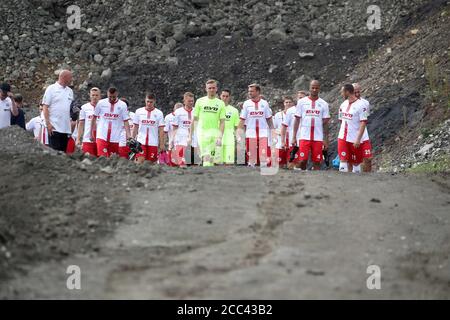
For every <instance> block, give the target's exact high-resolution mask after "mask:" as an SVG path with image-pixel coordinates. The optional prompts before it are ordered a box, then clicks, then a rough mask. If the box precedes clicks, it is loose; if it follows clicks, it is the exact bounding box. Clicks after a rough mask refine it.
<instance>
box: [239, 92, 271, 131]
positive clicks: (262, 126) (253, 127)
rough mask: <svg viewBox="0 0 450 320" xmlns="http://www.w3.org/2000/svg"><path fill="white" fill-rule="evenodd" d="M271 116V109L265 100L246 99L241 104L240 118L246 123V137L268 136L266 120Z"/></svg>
mask: <svg viewBox="0 0 450 320" xmlns="http://www.w3.org/2000/svg"><path fill="white" fill-rule="evenodd" d="M271 118H272V110H271V109H270V107H269V103H268V102H267V101H266V100H263V99H261V100H259V101H253V100H247V101H245V102H244V105H243V106H242V112H241V119H242V120H244V121H245V123H246V132H245V136H246V137H247V138H269V137H270V130H269V125H268V123H267V120H269V119H271Z"/></svg>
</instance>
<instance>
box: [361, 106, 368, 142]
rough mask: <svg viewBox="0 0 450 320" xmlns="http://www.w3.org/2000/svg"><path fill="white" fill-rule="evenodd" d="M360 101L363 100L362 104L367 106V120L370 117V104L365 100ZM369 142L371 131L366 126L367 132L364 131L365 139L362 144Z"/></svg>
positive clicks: (363, 138)
mask: <svg viewBox="0 0 450 320" xmlns="http://www.w3.org/2000/svg"><path fill="white" fill-rule="evenodd" d="M359 100H361V101H362V102H364V103H365V104H366V110H367V118H369V116H370V102H369V101H367V100H366V99H364V98H360V99H359ZM369 140H370V138H369V131H368V130H367V126H366V130H365V131H364V135H363V137H362V139H361V142H364V141H369Z"/></svg>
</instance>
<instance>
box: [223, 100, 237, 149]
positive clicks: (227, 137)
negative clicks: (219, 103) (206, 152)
mask: <svg viewBox="0 0 450 320" xmlns="http://www.w3.org/2000/svg"><path fill="white" fill-rule="evenodd" d="M238 126H239V111H238V109H236V108H235V107H233V106H231V105H228V106H226V107H225V130H224V132H223V140H222V143H223V144H224V145H234V143H235V141H236V138H235V134H236V128H237V127H238Z"/></svg>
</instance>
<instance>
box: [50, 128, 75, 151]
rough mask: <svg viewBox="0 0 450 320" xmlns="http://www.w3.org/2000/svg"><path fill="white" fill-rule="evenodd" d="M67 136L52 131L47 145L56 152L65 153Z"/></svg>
mask: <svg viewBox="0 0 450 320" xmlns="http://www.w3.org/2000/svg"><path fill="white" fill-rule="evenodd" d="M69 136H70V135H68V134H67V133H59V132H56V131H53V134H52V135H49V136H48V145H49V146H50V148H52V149H55V150H57V151H62V152H66V150H67V143H68V142H69Z"/></svg>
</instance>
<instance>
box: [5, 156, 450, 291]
mask: <svg viewBox="0 0 450 320" xmlns="http://www.w3.org/2000/svg"><path fill="white" fill-rule="evenodd" d="M10 152H12V151H10ZM5 154H6V155H8V152H7V153H5ZM9 155H11V153H9ZM28 156H29V155H28ZM14 157H16V158H20V153H19V154H17V153H16V154H15V155H14ZM33 157H37V158H39V155H38V154H34V155H33ZM52 157H53V158H56V159H59V160H57V161H64V162H66V161H67V162H70V163H71V164H72V165H73V166H80V165H81V162H80V159H69V158H67V157H65V156H52ZM5 158H8V157H1V160H2V163H1V167H2V168H3V170H4V169H6V167H5V166H6V165H5V161H6V160H5ZM19 163H20V161H19ZM101 166H103V167H105V166H109V167H110V168H111V170H112V171H111V172H114V173H117V172H122V173H121V174H118V175H117V174H116V175H117V176H116V178H110V177H109V176H111V174H109V173H107V172H103V173H95V174H96V175H98V177H99V178H98V179H97V180H93V181H90V182H89V183H90V185H91V186H92V188H93V189H94V190H97V192H96V193H86V194H84V200H83V201H84V202H86V203H89V204H90V206H92V205H93V202H92V201H97V203H100V202H98V201H99V199H103V200H104V201H106V203H107V204H108V207H105V209H104V210H102V209H101V208H100V209H97V210H94V211H93V212H89V213H88V212H85V213H83V212H79V209H74V208H80V210H81V209H82V207H80V206H79V203H80V201H79V200H76V199H73V200H72V201H73V202H72V203H73V205H72V207H71V209H70V210H72V211H73V210H75V211H76V213H75V214H72V216H73V215H75V217H78V218H70V217H71V215H69V218H67V219H69V220H68V221H69V223H66V224H64V223H62V226H63V227H64V228H66V229H68V230H72V229H76V230H73V231H72V235H70V236H66V237H63V236H61V235H60V234H59V233H58V232H59V231H60V230H61V228H62V227H61V224H50V226H51V228H53V231H54V232H55V233H56V236H55V237H53V238H52V237H50V238H49V239H46V238H45V237H44V236H43V235H42V234H40V232H43V231H41V230H40V229H39V228H38V229H36V231H35V232H34V233H29V234H28V241H30V242H37V243H42V245H40V246H39V247H40V248H41V250H40V251H41V252H39V251H36V249H30V248H29V247H28V246H27V245H26V244H27V242H26V241H25V240H23V241H22V243H19V244H17V239H20V236H19V234H21V231H20V230H19V229H16V233H17V236H16V237H15V238H14V239H10V238H8V237H6V238H7V239H6V243H4V242H5V241H4V240H2V243H3V247H6V248H7V250H8V252H10V257H9V258H8V259H9V263H8V262H6V263H5V260H4V261H3V262H2V264H1V267H2V270H0V271H1V273H0V274H2V275H3V277H2V278H1V280H0V281H1V286H0V297H2V298H13V299H15V298H44V299H47V298H74V299H80V298H88V299H91V298H113V299H117V298H145V299H147V298H150V299H159V298H162V299H172V298H181V299H188V298H190V299H195V298H199V299H210V298H213V299H214V298H224V299H244V298H245V299H247V298H264V299H271V298H274V299H284V298H286V299H304V298H305V299H310V298H312V299H315V298H338V299H340V298H369V299H371V298H374V299H380V298H394V299H403V298H419V299H422V298H423V299H429V298H450V224H449V223H450V214H449V210H448V208H449V205H450V195H449V192H448V191H449V189H448V179H447V178H445V177H444V178H440V181H439V182H440V183H439V184H438V183H435V182H433V181H431V180H430V179H429V178H425V177H422V178H421V177H412V176H409V177H408V176H401V175H388V174H373V175H370V176H353V175H341V174H338V173H336V172H320V173H312V172H308V173H302V172H286V171H282V172H280V173H279V174H277V175H275V176H268V177H263V176H261V175H260V172H259V171H258V170H250V169H247V168H243V167H239V168H212V169H203V168H191V169H188V170H177V169H168V168H163V169H161V170H159V169H155V168H150V167H145V168H141V169H136V170H135V169H133V167H130V166H129V165H128V164H123V163H121V162H120V161H117V160H113V161H111V163H109V164H108V163H107V162H106V163H100V162H98V161H97V162H94V163H93V164H92V165H91V169H85V170H79V172H81V173H80V174H81V177H85V174H86V175H87V174H93V173H92V172H91V171H90V170H94V169H95V168H97V167H101ZM133 166H134V165H133ZM25 167H27V166H26V165H25ZM18 168H19V166H18V165H11V166H10V167H9V172H8V174H6V173H5V172H2V181H5V180H4V179H3V177H5V176H6V177H11V176H14V175H15V174H18V173H19V172H15V170H19V169H18ZM20 168H21V169H20V170H21V172H23V170H24V165H23V164H22V167H20ZM124 168H128V169H127V170H128V171H124V170H125V169H124ZM129 168H131V169H129ZM73 170H74V169H73ZM83 172H84V173H83ZM33 181H36V180H35V179H34V180H27V184H28V185H29V186H28V190H34V187H35V186H34V182H33ZM95 181H98V182H95ZM108 181H109V182H108ZM124 181H128V184H127V186H124ZM17 184H18V185H20V184H21V183H20V182H17ZM72 185H75V186H76V187H75V189H77V186H78V187H80V186H79V185H78V183H77V182H75V180H72ZM9 188H12V186H11V185H10V186H9ZM47 188H49V190H51V188H50V186H47ZM126 188H129V190H128V191H127V190H126ZM2 190H6V188H4V187H2ZM22 192H23V194H25V195H26V193H27V191H26V190H25V191H22ZM63 194H65V196H67V192H65V191H63ZM89 194H92V198H90V195H89ZM107 194H109V195H111V200H109V201H107V200H108V199H106V198H105V197H106V195H107ZM94 195H95V196H94ZM8 198H9V197H8ZM8 198H5V197H4V195H2V197H1V198H0V199H1V201H0V205H1V207H2V208H4V207H5V206H6V205H7V203H10V202H11V201H10V198H9V199H8ZM63 198H64V197H63ZM22 199H23V202H24V204H25V205H26V204H29V203H28V201H30V200H29V199H28V198H27V197H26V196H25V197H23V198H22ZM95 199H97V200H95ZM61 203H62V205H61V207H58V205H57V204H53V207H52V208H53V209H52V210H53V211H54V212H57V213H60V212H61V214H62V215H66V213H67V212H68V211H70V210H68V208H67V204H65V202H64V201H63V202H61ZM11 206H12V205H11V204H10V207H11ZM24 207H25V206H24ZM28 207H30V206H28ZM46 210H47V209H42V210H41V211H42V212H45V214H44V213H34V215H36V214H38V215H39V214H41V215H42V216H40V218H39V219H38V220H37V221H38V222H33V223H36V224H37V225H39V224H43V223H44V222H43V221H45V222H46V223H49V222H48V221H52V220H51V219H49V218H48V214H47V213H46V212H47V211H46ZM41 211H39V212H41ZM13 214H14V215H15V216H16V219H17V216H26V215H29V214H30V210H28V211H27V210H26V209H24V210H22V211H17V212H13ZM89 214H90V215H91V216H89ZM92 215H94V217H93V216H92ZM108 215H112V217H108ZM1 218H2V221H4V220H7V219H9V220H8V221H9V226H13V225H14V226H15V223H16V222H15V220H14V217H13V216H12V215H11V214H9V215H8V214H5V211H3V210H2V214H1ZM22 219H23V220H24V221H23V223H24V224H22V227H23V229H24V230H25V231H26V230H28V228H29V227H30V226H27V225H26V224H27V223H31V220H27V219H25V218H22ZM30 219H31V218H30ZM45 219H47V220H45ZM86 219H89V220H95V221H96V222H95V223H94V222H92V221H90V222H89V223H87V222H86V221H85V220H86ZM111 221H113V222H111ZM86 224H88V225H89V228H88V230H90V231H88V232H87V234H88V235H83V233H81V235H80V234H79V233H78V232H76V231H80V230H84V228H85V227H84V226H85V225H86ZM3 227H5V226H3ZM71 228H72V229H71ZM5 229H8V228H4V229H3V230H5ZM0 231H1V230H0ZM25 231H23V232H25ZM3 232H4V231H3ZM0 234H1V232H0ZM90 234H91V235H90ZM4 237H5V236H4ZM42 239H44V240H42ZM86 239H88V240H86ZM55 243H56V244H55ZM62 244H66V246H67V248H66V250H65V254H61V253H60V252H59V251H58V250H57V251H54V250H53V249H54V248H53V247H54V246H56V247H57V248H59V247H60V246H61V245H62ZM52 245H53V247H52ZM52 248H53V249H52ZM3 253H4V252H2V253H1V258H0V260H2V259H6V258H5V256H4V254H3ZM18 257H19V258H20V259H19V258H18ZM15 258H17V259H16V260H15ZM69 265H78V266H80V268H81V272H82V276H81V279H82V280H81V282H82V290H80V291H69V290H68V289H67V288H66V279H67V275H66V273H65V272H66V268H67V267H68V266H69ZM369 265H378V266H379V267H380V268H381V273H382V274H381V284H382V289H381V290H379V291H377V290H375V291H370V290H368V289H367V288H366V280H367V278H368V277H369V275H368V274H367V273H366V269H367V266H369Z"/></svg>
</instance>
